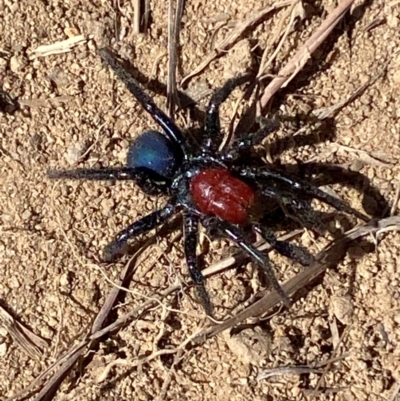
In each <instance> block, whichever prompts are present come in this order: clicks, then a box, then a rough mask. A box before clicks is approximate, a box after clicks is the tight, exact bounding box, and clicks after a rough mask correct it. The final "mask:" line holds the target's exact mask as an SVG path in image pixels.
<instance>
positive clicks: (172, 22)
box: [167, 0, 184, 119]
mask: <svg viewBox="0 0 400 401" xmlns="http://www.w3.org/2000/svg"><path fill="white" fill-rule="evenodd" d="M183 6H184V2H183V0H177V4H176V7H175V15H174V16H172V15H173V10H174V7H173V0H169V8H168V82H167V105H168V114H169V116H170V118H171V119H173V118H174V114H175V106H176V103H177V101H178V95H177V91H176V66H177V54H178V51H177V49H178V45H179V30H180V26H181V20H182V14H183Z"/></svg>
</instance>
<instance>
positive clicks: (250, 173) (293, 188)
mask: <svg viewBox="0 0 400 401" xmlns="http://www.w3.org/2000/svg"><path fill="white" fill-rule="evenodd" d="M239 174H240V175H241V176H242V177H247V178H251V179H252V180H254V182H255V183H256V185H258V186H259V188H260V190H261V191H263V192H264V193H266V194H267V195H268V196H272V197H273V198H274V199H277V200H278V202H279V198H281V195H282V192H280V191H276V192H275V191H273V190H268V189H265V187H264V185H262V184H261V182H260V180H261V181H263V179H264V180H265V179H267V180H270V182H271V181H272V184H275V185H276V184H278V185H279V184H283V185H284V186H286V188H285V190H284V191H286V192H287V193H288V194H290V195H291V197H293V193H294V192H297V193H299V194H304V195H306V196H308V197H311V198H316V199H319V200H320V201H322V202H324V203H326V204H328V205H330V206H332V207H334V208H335V209H337V210H340V211H343V212H346V213H349V214H352V215H354V216H356V217H358V218H359V219H361V220H363V221H370V218H369V217H368V216H366V215H365V214H363V213H360V212H359V211H358V210H356V209H353V208H352V207H351V206H349V205H347V204H346V203H345V202H343V201H342V200H340V199H338V198H335V197H334V196H332V195H329V194H328V193H326V192H324V191H322V190H321V189H319V188H318V187H316V186H314V185H310V184H308V183H306V182H304V181H302V180H300V179H298V178H292V177H290V176H288V175H286V174H285V175H284V174H282V173H280V172H278V171H274V170H272V169H270V168H269V169H265V168H263V169H260V168H254V167H248V168H243V169H241V171H239ZM265 183H266V182H265V181H264V184H265ZM267 183H268V182H267Z"/></svg>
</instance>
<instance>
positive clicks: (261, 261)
mask: <svg viewBox="0 0 400 401" xmlns="http://www.w3.org/2000/svg"><path fill="white" fill-rule="evenodd" d="M203 224H204V225H205V226H206V227H210V228H216V229H217V230H218V231H219V232H220V233H222V234H223V235H224V236H225V237H227V238H229V239H230V240H231V241H232V242H234V243H235V244H236V245H238V246H239V247H240V248H241V249H242V250H243V251H245V252H246V254H247V255H249V256H250V257H251V258H252V259H253V260H254V261H255V262H256V263H257V265H258V266H260V267H261V268H262V272H263V273H264V274H265V276H266V277H267V279H268V281H269V283H270V284H271V286H272V288H273V289H274V290H275V291H276V292H277V293H278V295H279V296H280V298H281V300H282V302H283V304H284V305H285V306H286V307H287V308H290V306H291V305H292V302H291V300H290V299H289V297H288V296H287V295H286V293H285V291H283V289H282V287H281V285H280V284H279V282H278V280H277V279H276V277H275V274H274V271H273V269H272V266H271V263H270V261H269V258H268V255H267V254H264V253H262V252H260V251H259V250H258V249H256V248H254V247H253V246H252V245H251V244H248V243H247V241H245V239H244V235H243V233H242V231H241V229H240V228H239V227H237V226H235V225H233V224H231V223H228V222H226V221H220V220H216V219H207V220H206V219H204V221H203Z"/></svg>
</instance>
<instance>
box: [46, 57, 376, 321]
mask: <svg viewBox="0 0 400 401" xmlns="http://www.w3.org/2000/svg"><path fill="white" fill-rule="evenodd" d="M99 52H100V55H101V57H102V59H103V61H104V62H105V63H106V64H107V65H109V66H110V67H111V68H112V70H113V71H114V73H115V74H116V75H117V76H118V77H119V78H120V79H121V80H122V81H123V82H124V83H125V84H126V86H127V87H128V89H129V90H130V92H131V93H132V94H133V96H135V98H136V99H137V100H138V102H139V103H140V104H141V105H142V106H143V107H144V109H145V110H146V111H147V112H148V113H149V114H150V115H151V116H152V117H153V119H154V120H155V122H156V123H157V124H158V125H159V126H160V127H161V128H162V130H163V131H164V132H163V133H161V132H157V131H147V132H145V133H143V134H142V135H140V136H139V137H138V138H137V139H136V140H135V141H133V142H132V144H131V146H130V148H129V151H128V157H127V166H126V167H121V168H105V169H86V168H80V169H76V170H68V171H63V170H61V171H49V172H48V175H49V177H50V178H69V179H87V180H133V181H135V182H136V183H137V184H138V185H139V186H140V187H141V188H142V190H144V191H145V192H147V193H150V194H157V193H158V194H160V193H161V194H165V195H168V196H169V201H168V203H167V204H166V205H165V206H164V207H163V208H161V209H159V210H156V211H154V212H153V213H150V214H149V215H147V216H145V217H142V218H141V219H140V220H138V221H135V222H134V223H132V224H131V225H129V226H128V227H127V228H125V229H124V230H122V231H121V232H120V233H119V234H117V236H116V237H115V239H114V240H113V241H112V242H111V243H110V244H109V245H108V246H107V247H106V248H105V250H104V259H105V260H106V261H113V260H115V259H116V258H117V257H118V256H119V255H120V254H122V253H123V252H124V250H125V248H126V245H127V241H128V240H129V239H131V238H133V237H136V236H138V235H140V234H143V233H146V232H148V231H150V230H152V229H154V228H156V227H157V226H159V225H161V224H163V223H164V222H166V221H167V220H168V219H169V218H171V217H172V216H173V215H175V214H176V213H180V212H181V213H183V231H184V251H185V257H186V262H187V266H188V268H189V272H190V275H191V277H192V279H193V281H194V283H195V284H196V288H197V290H198V294H199V297H200V300H201V302H202V304H203V306H204V308H205V310H206V312H207V313H208V314H211V313H212V307H211V302H210V300H209V297H208V294H207V291H206V289H205V286H204V277H203V275H202V273H201V269H200V267H199V262H198V258H197V256H196V245H197V237H198V229H199V223H201V224H202V225H203V226H205V227H206V228H208V229H213V230H216V231H217V232H218V233H219V234H220V235H222V236H225V237H227V238H229V239H230V240H231V241H232V242H234V243H235V244H236V245H237V246H239V247H240V248H241V249H242V250H243V251H244V252H246V253H247V254H248V255H249V256H250V257H251V258H252V260H253V261H254V262H255V263H256V264H257V265H258V266H259V267H261V269H262V271H263V272H264V274H265V275H266V277H267V278H268V280H269V282H270V284H271V286H272V287H273V288H274V289H275V290H276V291H277V292H278V294H279V295H280V297H281V299H282V302H283V303H284V304H285V305H286V306H290V300H289V298H288V296H287V295H286V294H285V292H284V291H283V289H282V288H281V286H280V285H279V283H278V281H277V279H276V278H275V275H274V273H273V270H272V268H271V264H270V261H269V258H268V255H267V254H265V253H262V252H260V251H259V250H257V249H256V248H255V247H254V246H252V244H251V243H249V241H248V240H247V239H246V236H245V235H244V228H245V227H251V228H252V229H253V230H254V231H255V232H257V233H259V234H260V235H261V236H262V237H263V238H264V239H265V240H266V241H268V242H269V243H270V245H271V246H273V247H274V249H275V250H276V251H277V252H279V253H280V254H282V255H284V256H286V257H288V258H290V259H293V260H295V261H297V262H299V263H301V264H302V265H309V264H310V263H311V262H312V261H313V257H312V255H311V254H309V253H308V251H306V250H305V249H304V248H302V247H299V246H296V245H294V244H291V243H289V242H284V241H279V240H277V238H276V236H275V234H274V233H273V232H271V231H270V230H269V229H267V228H266V227H264V226H262V225H261V224H258V223H257V220H256V219H255V217H254V215H253V213H252V209H253V208H254V207H255V205H256V203H258V202H256V199H258V200H259V199H260V197H261V198H267V199H269V200H273V201H274V202H276V203H277V204H278V205H279V206H280V207H281V208H282V209H283V210H284V211H285V213H286V214H287V215H288V216H289V217H292V218H295V219H296V220H300V221H303V222H305V223H306V224H307V223H310V224H312V223H313V221H310V215H312V213H310V208H311V206H310V201H311V200H312V199H313V198H315V199H318V200H320V201H322V202H325V203H326V204H328V205H331V206H333V207H334V208H336V209H337V210H340V211H344V212H346V213H350V214H354V215H355V216H357V217H358V218H360V219H362V220H368V218H367V217H366V216H365V215H363V214H362V213H360V212H358V211H357V210H354V209H353V208H351V207H350V206H348V205H347V204H346V203H344V202H342V201H340V200H339V199H337V198H335V197H333V196H331V195H329V194H327V193H326V192H324V191H322V190H320V189H319V188H318V187H316V186H313V185H310V184H308V183H306V182H304V181H302V180H300V179H298V178H297V177H292V176H290V175H288V174H286V173H284V172H283V171H280V170H279V169H277V168H276V167H274V166H266V165H264V166H262V167H260V166H252V165H251V164H250V163H249V159H248V158H246V157H245V155H246V154H248V152H249V150H250V149H251V148H252V147H253V146H254V145H255V144H256V143H258V142H259V141H260V140H261V139H263V138H264V137H265V136H266V135H267V134H268V133H269V132H270V131H271V127H264V128H262V129H261V130H260V131H258V132H256V133H254V134H250V135H248V136H247V137H244V138H241V139H238V140H236V141H234V142H233V143H232V145H231V146H230V147H229V148H228V149H224V150H222V151H219V150H218V149H219V147H220V145H221V142H222V139H223V136H222V134H221V129H220V121H219V107H220V105H221V104H222V103H223V102H224V101H225V100H226V99H227V98H228V96H229V95H230V94H231V92H232V91H233V90H234V89H235V87H237V86H238V85H240V84H243V83H244V82H245V81H246V80H247V78H246V77H240V78H236V79H231V80H228V81H227V82H226V84H225V85H224V86H223V87H222V88H220V89H218V90H217V91H216V92H215V93H214V94H213V95H212V97H211V100H210V103H209V105H208V108H207V111H206V118H205V124H204V132H203V139H202V144H201V147H200V149H197V150H196V151H193V150H192V149H189V146H188V144H187V142H186V141H185V138H184V136H183V134H182V132H181V130H180V129H179V128H178V127H177V126H176V125H175V124H174V122H173V121H171V119H169V118H168V116H167V115H166V114H165V113H164V112H162V111H161V110H160V109H159V108H158V107H157V106H156V105H155V103H154V101H153V100H152V99H151V98H150V97H149V96H148V95H147V94H146V93H144V91H143V90H142V89H141V88H140V87H139V85H138V83H137V82H136V81H135V80H134V79H133V77H132V76H131V75H130V74H129V73H128V72H127V71H126V69H125V68H124V67H123V64H122V63H121V62H120V61H119V60H118V58H117V57H116V56H115V55H114V54H113V53H112V52H111V51H110V50H108V49H101V50H100V51H99ZM311 220H312V219H311ZM314 223H315V221H314Z"/></svg>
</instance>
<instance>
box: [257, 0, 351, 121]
mask: <svg viewBox="0 0 400 401" xmlns="http://www.w3.org/2000/svg"><path fill="white" fill-rule="evenodd" d="M353 2H354V0H343V1H342V2H340V4H339V6H338V7H337V8H335V10H334V11H333V12H332V13H331V14H329V15H328V17H327V19H326V20H325V21H324V22H323V23H322V24H321V26H320V27H319V28H318V29H317V30H316V31H315V32H314V34H313V35H312V36H311V37H310V38H309V39H308V40H307V41H306V43H304V45H303V46H302V47H301V48H300V49H299V50H298V52H297V53H296V54H295V55H294V56H293V57H292V58H291V59H290V60H289V62H288V63H287V64H286V65H285V67H283V68H282V69H281V70H280V71H279V73H278V76H277V77H275V78H274V79H273V80H272V81H271V82H270V83H269V85H268V86H267V87H266V88H265V91H264V94H263V96H262V97H261V101H260V107H261V112H260V114H262V113H263V110H264V109H265V107H266V106H267V104H268V102H269V101H270V100H271V98H272V96H273V95H274V94H275V93H276V92H277V91H278V90H279V89H280V88H283V87H285V86H286V85H287V84H288V83H289V82H290V81H291V80H292V79H293V77H294V76H296V74H297V73H298V72H299V71H300V70H301V69H302V68H303V66H304V65H305V63H306V62H307V61H308V60H309V58H310V57H311V54H312V53H313V52H314V51H315V50H316V49H317V48H318V47H319V45H320V44H321V43H322V42H323V41H324V40H325V39H326V37H327V36H328V35H329V34H330V33H331V32H332V30H333V29H334V28H335V26H336V25H337V24H338V22H339V21H340V20H341V19H342V18H343V16H344V15H345V14H346V12H347V11H348V10H349V9H350V7H351V5H352V4H353Z"/></svg>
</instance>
